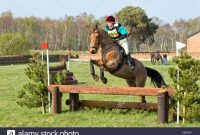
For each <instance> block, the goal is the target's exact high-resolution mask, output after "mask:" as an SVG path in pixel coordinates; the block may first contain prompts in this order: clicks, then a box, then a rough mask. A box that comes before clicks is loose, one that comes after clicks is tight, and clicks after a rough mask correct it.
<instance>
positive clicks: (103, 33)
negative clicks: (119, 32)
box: [98, 28, 112, 40]
mask: <svg viewBox="0 0 200 135" xmlns="http://www.w3.org/2000/svg"><path fill="white" fill-rule="evenodd" d="M98 30H99V32H100V33H101V35H102V36H103V38H104V39H108V38H109V39H110V40H112V38H111V37H110V36H109V35H108V33H107V32H106V31H105V30H103V29H101V28H98Z"/></svg>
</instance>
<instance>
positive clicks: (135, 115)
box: [0, 62, 200, 127]
mask: <svg viewBox="0 0 200 135" xmlns="http://www.w3.org/2000/svg"><path fill="white" fill-rule="evenodd" d="M144 64H145V65H146V66H149V67H152V68H154V69H156V70H158V71H159V72H161V73H162V75H163V76H164V78H165V80H166V82H167V83H168V84H171V83H172V81H171V79H170V78H169V75H168V72H167V71H168V67H169V66H170V67H171V66H175V65H174V64H173V63H170V65H169V66H162V65H158V64H155V65H152V64H151V63H150V62H144ZM26 67H27V65H10V66H0V80H1V87H0V110H1V111H0V126H1V127H200V122H195V123H192V124H188V123H186V124H184V125H183V124H180V125H177V124H176V123H174V122H170V123H169V124H158V123H157V112H155V111H150V110H146V111H144V110H137V109H133V110H118V109H112V110H111V109H98V108H94V109H89V108H84V109H82V110H80V111H78V112H70V111H69V107H68V106H66V105H65V100H66V99H67V98H68V94H64V96H63V98H62V102H63V104H62V110H63V112H62V114H59V115H53V114H48V113H46V114H44V115H43V114H42V113H41V109H40V108H33V109H28V108H26V107H20V106H18V105H17V104H16V101H17V91H18V90H20V89H21V88H22V85H23V84H25V83H27V82H28V78H27V77H26V76H25V74H24V69H25V68H26ZM70 69H71V70H72V71H73V72H74V75H75V76H76V78H77V79H78V81H79V85H104V84H102V83H101V82H100V81H99V82H95V81H94V80H93V79H92V77H91V76H90V73H89V64H88V63H81V62H72V63H71V65H70ZM96 71H97V73H98V72H99V69H98V68H96ZM105 75H106V77H107V78H108V84H107V85H108V86H127V85H126V82H125V80H122V79H120V78H117V77H114V76H112V75H110V74H108V73H105ZM146 87H153V86H152V85H151V83H150V80H148V81H147V83H146ZM80 98H81V99H93V100H113V101H133V100H134V101H139V97H132V96H111V95H110V96H108V95H107V96H103V95H96V94H93V95H92V94H82V95H81V96H80ZM147 101H148V102H156V99H155V98H153V97H148V98H147ZM170 120H171V118H170Z"/></svg>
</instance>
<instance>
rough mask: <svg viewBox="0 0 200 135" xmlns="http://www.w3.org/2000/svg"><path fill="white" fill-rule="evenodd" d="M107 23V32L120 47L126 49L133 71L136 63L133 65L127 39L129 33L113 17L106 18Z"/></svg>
mask: <svg viewBox="0 0 200 135" xmlns="http://www.w3.org/2000/svg"><path fill="white" fill-rule="evenodd" d="M106 23H107V25H106V27H105V31H106V32H107V33H108V35H110V36H111V37H112V38H113V40H114V41H115V42H117V43H118V44H119V45H120V46H122V47H123V48H124V50H125V53H126V55H127V58H128V64H129V67H130V69H131V70H133V69H134V66H135V65H133V64H134V63H133V64H131V62H132V59H131V56H130V50H129V45H128V41H127V39H126V37H127V31H126V29H125V27H124V26H123V25H121V24H120V23H116V22H115V18H114V17H113V16H108V17H106Z"/></svg>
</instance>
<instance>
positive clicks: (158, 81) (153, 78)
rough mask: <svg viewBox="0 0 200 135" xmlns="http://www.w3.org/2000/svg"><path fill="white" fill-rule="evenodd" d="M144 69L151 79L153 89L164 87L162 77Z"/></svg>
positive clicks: (155, 72)
mask: <svg viewBox="0 0 200 135" xmlns="http://www.w3.org/2000/svg"><path fill="white" fill-rule="evenodd" d="M145 68H146V71H147V76H148V77H150V78H151V82H152V83H153V84H154V86H155V87H158V88H160V87H161V86H162V85H165V86H166V83H165V81H164V79H163V77H162V75H161V74H160V73H159V72H158V71H156V70H154V69H152V68H149V67H145Z"/></svg>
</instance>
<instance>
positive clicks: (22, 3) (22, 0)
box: [0, 0, 200, 23]
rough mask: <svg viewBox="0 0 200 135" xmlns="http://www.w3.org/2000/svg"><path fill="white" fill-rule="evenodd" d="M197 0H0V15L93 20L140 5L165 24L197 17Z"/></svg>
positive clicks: (149, 14) (199, 13) (198, 10)
mask: <svg viewBox="0 0 200 135" xmlns="http://www.w3.org/2000/svg"><path fill="white" fill-rule="evenodd" d="M199 5H200V0H0V14H1V13H3V12H5V11H11V12H12V13H13V15H14V16H15V17H25V16H26V17H28V16H37V17H41V18H46V17H49V18H53V19H59V18H63V17H64V16H65V15H68V16H77V15H79V14H80V13H83V12H86V13H87V14H92V15H94V17H95V18H96V19H98V18H100V17H102V16H105V15H111V14H114V13H117V12H118V11H120V10H121V9H122V8H124V7H126V6H139V7H141V8H142V9H144V10H145V11H146V13H147V15H148V16H149V17H158V18H159V19H161V20H163V21H164V22H165V23H173V22H174V20H176V19H180V18H182V19H186V20H187V19H190V18H195V17H198V16H200V6H199Z"/></svg>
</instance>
